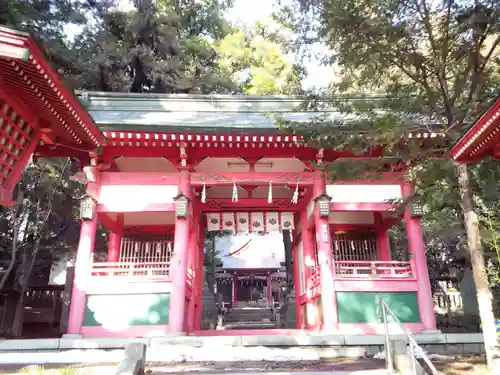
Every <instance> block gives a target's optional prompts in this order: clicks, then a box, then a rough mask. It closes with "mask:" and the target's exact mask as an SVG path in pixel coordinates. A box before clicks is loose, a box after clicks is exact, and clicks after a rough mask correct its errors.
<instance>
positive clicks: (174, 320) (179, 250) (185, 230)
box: [169, 171, 192, 332]
mask: <svg viewBox="0 0 500 375" xmlns="http://www.w3.org/2000/svg"><path fill="white" fill-rule="evenodd" d="M179 175H180V176H179V193H181V192H182V193H183V194H184V195H186V196H189V197H191V185H190V181H189V172H188V171H181V172H180V173H179ZM189 204H190V205H191V204H192V203H191V202H189ZM190 220H192V218H190V217H189V216H188V217H187V218H176V220H175V238H174V255H173V259H172V264H171V270H172V293H171V295H170V308H169V314H170V318H169V330H170V332H184V317H185V313H186V271H187V262H188V246H189V222H190Z"/></svg>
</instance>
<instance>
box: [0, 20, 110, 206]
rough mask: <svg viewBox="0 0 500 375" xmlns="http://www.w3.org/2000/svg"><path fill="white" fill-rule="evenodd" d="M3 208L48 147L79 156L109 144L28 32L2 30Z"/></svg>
mask: <svg viewBox="0 0 500 375" xmlns="http://www.w3.org/2000/svg"><path fill="white" fill-rule="evenodd" d="M0 140H1V142H0V156H1V158H0V204H1V205H6V204H12V199H11V198H12V191H13V189H14V187H15V185H16V184H17V182H18V181H19V179H20V177H21V174H22V171H23V169H24V168H25V166H26V164H27V163H28V161H29V158H30V156H31V154H32V153H33V152H34V151H36V150H38V149H39V148H40V147H43V146H44V145H49V146H62V147H65V148H67V149H71V150H78V152H82V153H89V152H94V151H96V150H98V148H99V146H101V145H103V144H104V143H105V142H106V139H105V138H104V135H103V134H102V133H101V131H100V129H99V128H98V127H97V125H96V124H95V123H94V121H93V120H92V118H91V117H90V115H89V114H88V112H87V110H86V109H85V108H84V107H83V106H82V104H81V103H80V101H79V100H78V99H77V98H76V96H75V95H74V93H73V92H72V91H71V90H68V89H67V88H66V87H65V86H64V84H62V83H61V78H60V76H59V74H58V73H57V72H56V70H54V69H53V68H52V67H51V66H50V64H49V62H48V61H47V59H46V58H45V56H44V53H43V51H42V49H41V48H40V47H39V46H38V45H37V43H36V41H35V40H34V38H33V37H32V36H30V35H29V34H26V33H23V32H19V31H16V30H12V29H9V28H6V27H3V26H0Z"/></svg>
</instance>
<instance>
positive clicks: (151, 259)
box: [119, 236, 174, 275]
mask: <svg viewBox="0 0 500 375" xmlns="http://www.w3.org/2000/svg"><path fill="white" fill-rule="evenodd" d="M173 252H174V241H173V238H172V236H166V237H155V238H147V237H146V238H144V237H142V236H139V237H122V243H121V249H120V259H119V263H126V264H138V265H142V267H145V268H148V267H153V268H161V269H162V270H163V271H164V272H163V273H164V274H165V275H168V274H169V272H170V263H171V261H172V255H173Z"/></svg>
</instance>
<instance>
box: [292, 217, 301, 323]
mask: <svg viewBox="0 0 500 375" xmlns="http://www.w3.org/2000/svg"><path fill="white" fill-rule="evenodd" d="M295 216H298V215H295ZM299 223H300V221H299V220H298V217H297V218H296V220H295V230H294V232H293V250H292V256H293V284H294V288H295V324H296V326H295V328H296V329H301V328H302V309H301V307H300V268H299V264H300V262H302V261H300V262H299V243H300V241H302V239H300V241H298V234H297V233H299V231H298V226H299ZM302 249H303V248H302ZM302 253H304V252H303V251H302Z"/></svg>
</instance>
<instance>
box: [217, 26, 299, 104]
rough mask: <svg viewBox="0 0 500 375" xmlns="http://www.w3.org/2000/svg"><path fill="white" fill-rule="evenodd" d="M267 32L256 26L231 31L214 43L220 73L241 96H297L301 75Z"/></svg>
mask: <svg viewBox="0 0 500 375" xmlns="http://www.w3.org/2000/svg"><path fill="white" fill-rule="evenodd" d="M270 29H271V27H270V26H268V25H267V24H266V23H263V22H259V23H257V24H256V25H255V26H254V27H253V28H252V29H250V30H242V29H235V30H233V32H231V33H230V34H228V35H227V36H225V37H224V38H222V39H221V40H220V41H218V42H217V45H216V50H217V52H218V64H219V66H220V69H221V71H222V73H223V74H224V75H227V76H229V77H232V79H233V80H234V81H235V82H238V83H239V84H240V86H241V87H242V90H243V92H244V93H245V94H250V95H270V94H271V95H272V94H298V93H300V92H301V88H300V80H301V78H302V71H301V69H300V67H298V66H297V65H295V64H294V63H293V62H291V60H290V57H289V56H286V54H285V46H284V45H283V44H282V42H281V40H280V39H278V37H277V36H276V35H273V34H272V33H270V31H269V30H270Z"/></svg>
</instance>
